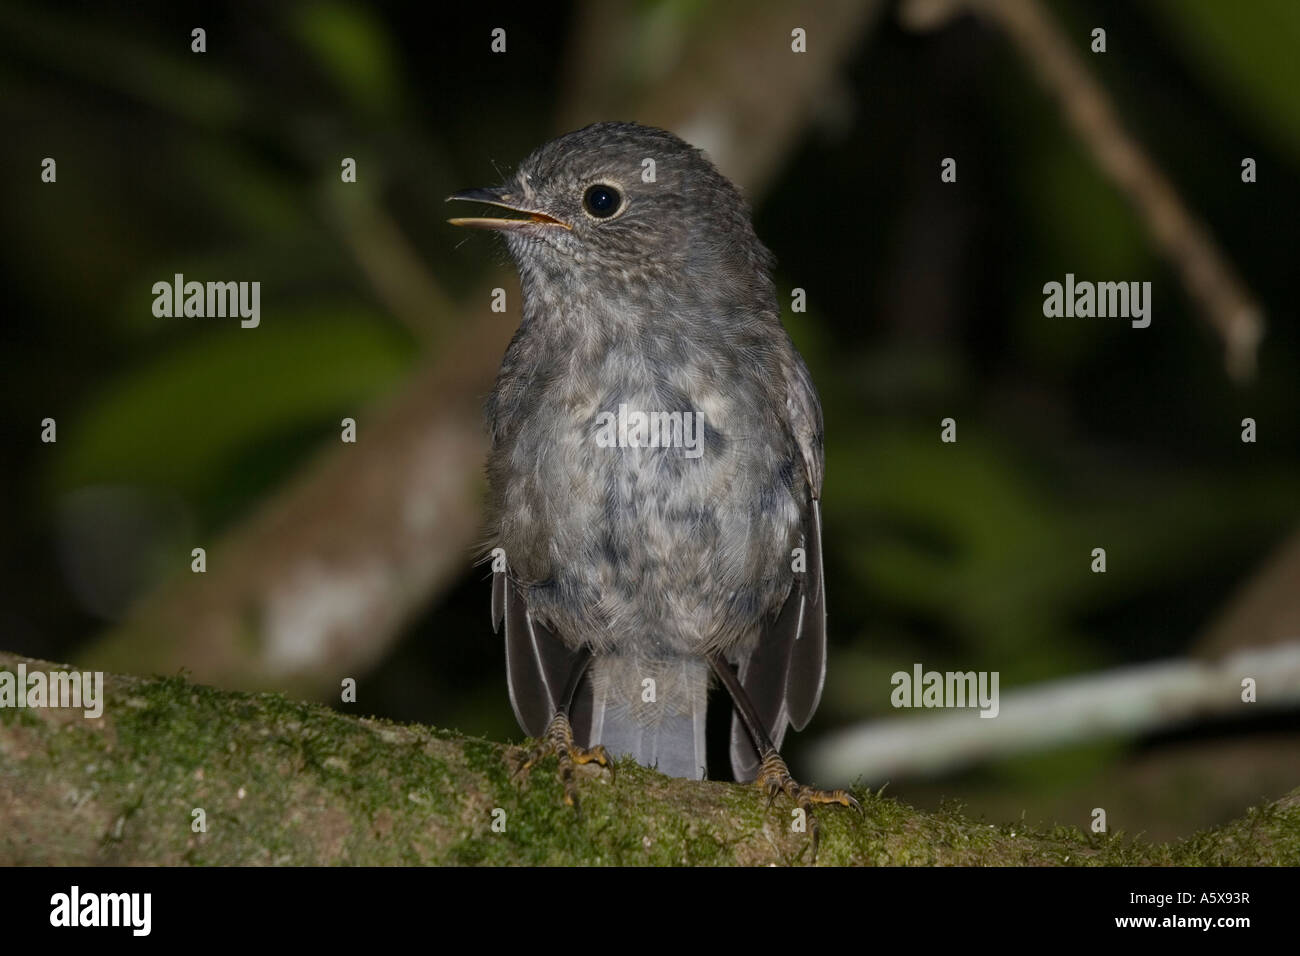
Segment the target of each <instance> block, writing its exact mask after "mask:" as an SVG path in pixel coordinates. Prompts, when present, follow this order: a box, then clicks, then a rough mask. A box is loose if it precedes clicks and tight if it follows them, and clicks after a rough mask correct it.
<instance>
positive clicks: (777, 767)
mask: <svg viewBox="0 0 1300 956" xmlns="http://www.w3.org/2000/svg"><path fill="white" fill-rule="evenodd" d="M709 665H710V666H711V667H712V668H713V672H714V673H715V674H717V675H718V679H719V680H721V681H722V686H724V687H725V688H727V693H729V694H730V695H731V699H732V701H733V702H734V703H735V705H736V712H737V713H738V714H740V719H741V721H742V722H744V724H745V729H746V730H748V731H749V736H750V738H751V739H752V740H753V741H754V747H755V748H756V749H757V750H758V757H759V767H758V776H757V777H756V778H755V779H754V783H755V784H757V785H758V786H759V787H762V788H763V790H764V791H766V793H767V798H768V799H767V805H768V806H769V807H770V806H771V805H772V804H773V803H774V802H775V801H776V798H777V796H778V795H779V794H782V793H784V794H785V795H786V796H787V797H789V798H790V801H791V802H792V803H793V804H794V805H795V806H796V807H798V808H799V809H800V810H802V811H803V813H804V819H805V820H806V821H807V824H808V833H809V835H810V837H811V839H812V858H813V861H814V862H816V860H817V844H818V842H819V841H820V838H821V828H820V826H819V824H818V823H817V817H816V816H815V815H814V814H813V805H814V804H818V803H822V804H826V803H833V804H838V805H840V806H843V807H852V808H853V809H854V810H857V811H858V813H861V812H862V807H861V805H860V804H859V803H858V801H857V800H855V799H853V795H852V794H851V793H849V792H848V791H847V790H818V789H817V788H815V787H805V786H804V785H803V784H801V783H799V782H798V781H797V780H795V779H794V777H792V776H790V768H788V767H787V766H786V765H785V760H783V759H782V757H781V755H780V753H778V752H777V749H776V745H775V744H773V743H772V738H771V737H770V736H768V733H767V728H765V727H764V726H763V721H762V720H761V719H760V718H759V716H758V713H757V712H756V711H755V710H754V705H753V704H752V703H751V702H750V700H749V695H748V694H746V693H745V688H744V687H742V686H741V684H740V680H739V679H738V678H737V677H736V672H735V671H733V670H732V669H731V665H730V664H728V663H727V662H726V661H725V660H724V659H723V658H722V656H721V655H719V654H713V655H710V657H709Z"/></svg>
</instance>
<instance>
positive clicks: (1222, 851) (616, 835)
mask: <svg viewBox="0 0 1300 956" xmlns="http://www.w3.org/2000/svg"><path fill="white" fill-rule="evenodd" d="M17 660H18V659H17V658H12V657H8V656H6V655H0V664H6V665H10V666H11V669H12V665H16V663H17ZM52 666H53V665H45V664H43V663H42V662H30V663H29V667H52ZM519 753H520V752H519V751H518V750H517V749H514V748H508V747H505V746H503V745H501V744H496V743H493V742H491V741H488V740H483V739H479V738H467V737H462V736H461V735H459V734H455V733H452V732H450V731H444V730H436V729H432V728H425V727H419V726H410V725H401V724H394V723H391V722H389V721H384V720H378V719H374V718H369V719H358V718H355V717H351V716H348V715H346V714H342V713H339V712H337V711H334V710H330V709H328V708H326V707H321V706H318V705H314V704H307V703H303V702H301V701H295V700H291V699H289V698H287V697H284V696H282V695H278V694H239V693H226V692H222V691H217V690H214V689H212V688H208V687H201V686H196V685H193V684H190V683H188V682H187V681H186V680H184V679H183V678H180V677H171V678H163V679H154V680H145V679H140V678H131V677H119V676H108V677H107V679H106V706H105V712H104V716H103V718H102V719H100V720H85V719H83V718H82V717H81V716H80V715H79V714H72V713H69V712H66V711H55V710H22V711H18V710H12V709H10V710H4V711H0V788H3V790H4V792H5V793H6V795H7V799H6V800H5V801H0V864H15V863H19V864H22V863H26V864H31V863H64V864H71V863H89V864H121V865H126V864H142V863H145V864H191V865H242V864H252V863H261V864H295V865H301V864H357V865H387V864H407V865H411V864H429V863H436V864H449V863H450V864H468V865H575V864H579V865H580V864H604V865H652V866H661V865H693V866H694V865H705V866H711V865H726V864H742V865H766V864H772V863H776V864H784V865H799V864H802V863H807V862H808V860H809V858H810V856H811V847H810V841H809V839H808V835H807V834H805V833H798V832H792V829H791V823H792V821H793V817H792V816H791V813H790V806H789V803H788V801H786V800H785V799H784V798H778V800H777V801H776V803H775V805H773V806H772V807H770V808H769V807H768V805H767V798H766V796H765V795H764V794H763V793H761V792H760V791H759V790H758V789H757V788H755V787H753V786H743V785H733V784H722V783H713V782H704V783H698V782H692V781H685V780H674V779H670V778H667V777H664V776H662V775H660V774H658V773H656V772H654V771H652V770H648V769H646V768H644V767H639V766H637V765H635V764H632V763H630V762H628V761H621V762H618V763H617V765H616V775H611V774H610V773H609V772H608V771H605V770H601V769H599V768H596V767H583V768H579V770H578V772H577V779H578V793H579V797H580V802H581V813H578V812H576V811H575V810H574V808H572V807H568V806H566V805H565V804H564V802H563V798H564V790H563V787H562V786H561V784H560V782H559V780H558V779H557V775H556V761H555V758H554V757H550V758H547V759H545V760H543V761H541V762H540V763H539V764H538V765H537V766H536V767H534V768H533V769H532V770H531V772H530V773H528V774H527V775H516V774H515V773H514V772H513V768H514V766H515V764H516V763H517V760H518V756H519ZM854 793H855V795H856V796H857V798H858V799H859V800H860V801H861V804H862V814H861V816H859V815H858V814H856V813H853V812H852V811H849V810H846V809H844V808H840V807H823V808H819V809H818V811H817V818H818V820H819V822H820V827H821V848H820V854H819V858H818V862H819V863H821V864H827V865H862V864H867V865H873V864H874V865H1065V866H1087V865H1145V864H1158V865H1225V864H1232V865H1243V864H1245V865H1250V864H1260V863H1263V864H1280V865H1291V866H1294V865H1300V790H1298V791H1295V792H1293V793H1292V794H1291V795H1289V796H1288V797H1285V798H1283V799H1282V800H1280V801H1278V802H1276V803H1274V804H1271V805H1269V806H1266V807H1261V808H1257V809H1254V810H1252V811H1250V812H1248V813H1247V814H1245V815H1244V816H1243V817H1241V818H1240V819H1238V820H1235V821H1233V822H1232V823H1230V824H1228V825H1226V826H1224V827H1219V828H1217V829H1215V830H1211V831H1208V832H1206V833H1201V834H1198V835H1197V836H1195V837H1193V838H1191V839H1189V840H1186V841H1183V842H1181V843H1178V844H1174V845H1171V846H1165V845H1152V844H1150V843H1148V842H1145V841H1143V840H1141V839H1137V838H1130V837H1127V836H1126V835H1124V834H1122V833H1117V834H1110V835H1097V834H1091V833H1084V832H1082V831H1080V830H1079V829H1077V828H1075V827H1052V828H1034V827H1028V826H1025V825H1024V824H1023V821H1022V822H1018V823H1014V824H1002V823H999V824H991V823H989V822H987V821H977V820H972V819H970V818H969V817H968V816H966V814H965V812H964V809H963V808H962V806H961V805H960V804H957V803H945V804H944V805H942V806H941V807H940V809H939V810H938V812H936V813H932V814H930V813H921V812H918V811H916V810H913V809H912V808H910V807H907V806H905V805H904V804H901V803H899V802H898V801H897V800H894V799H893V798H891V797H886V796H884V795H883V794H881V793H872V792H869V791H864V790H862V789H860V788H858V789H855V791H854ZM196 808H201V809H202V810H203V811H204V815H205V818H206V824H207V830H206V832H198V833H196V832H194V830H193V828H192V823H193V820H194V817H193V811H194V810H195V809H196ZM494 812H496V818H497V819H500V820H502V822H503V823H504V829H501V830H500V831H499V832H498V831H497V830H494V829H493V827H492V823H493V820H494ZM501 814H504V817H502V816H501Z"/></svg>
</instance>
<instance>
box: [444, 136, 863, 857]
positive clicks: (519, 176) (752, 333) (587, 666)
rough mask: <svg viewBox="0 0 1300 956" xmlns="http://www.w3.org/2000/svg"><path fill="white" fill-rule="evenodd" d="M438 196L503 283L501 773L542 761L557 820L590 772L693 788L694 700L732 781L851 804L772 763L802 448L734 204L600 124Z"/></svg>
mask: <svg viewBox="0 0 1300 956" xmlns="http://www.w3.org/2000/svg"><path fill="white" fill-rule="evenodd" d="M448 200H449V201H452V200H455V201H458V202H466V201H468V202H476V203H481V204H485V205H486V206H487V207H489V209H488V210H487V212H488V213H489V214H486V215H482V216H476V217H457V218H453V219H450V220H449V222H450V223H452V224H453V225H456V226H461V227H467V228H477V229H487V230H492V231H495V232H497V233H500V234H501V235H502V236H504V238H505V243H506V246H507V249H508V251H509V254H510V257H511V258H512V259H513V262H514V264H515V266H516V268H517V270H518V273H519V279H520V289H521V294H522V306H521V321H520V324H519V327H518V329H517V330H516V332H515V334H514V337H513V338H512V340H511V342H510V344H509V346H508V348H507V349H506V352H505V355H504V358H503V360H502V362H501V367H500V371H499V373H498V375H497V378H496V381H495V384H494V386H493V388H492V391H491V394H490V396H489V397H488V399H487V403H486V417H487V425H488V430H489V432H490V437H491V450H490V452H489V455H488V461H487V475H488V486H489V488H488V496H489V507H488V516H489V517H488V522H487V527H488V529H489V530H488V532H487V539H488V540H487V542H486V545H487V547H486V548H485V551H486V553H487V555H488V557H489V559H490V560H491V561H492V572H493V573H492V597H491V615H492V624H493V628H494V629H495V630H498V631H500V630H501V629H502V628H504V632H505V635H504V636H505V652H506V653H505V656H506V672H507V683H508V687H509V694H510V701H511V705H512V708H513V710H514V713H515V717H516V718H517V720H518V722H519V725H520V727H521V728H522V729H523V730H524V731H525V732H526V733H527V734H528V735H529V736H530V737H533V738H537V739H539V740H540V743H539V745H538V749H537V750H535V751H534V753H533V755H532V756H531V757H530V758H529V759H528V761H526V763H525V765H526V766H531V765H532V764H533V763H535V762H536V760H537V759H540V757H541V756H543V755H545V754H550V753H554V754H555V755H556V756H557V757H558V758H559V764H560V776H561V779H562V780H563V781H564V786H565V800H566V802H567V803H569V804H572V805H574V806H575V807H576V806H577V801H578V797H577V790H576V784H575V782H574V777H573V768H574V766H576V765H579V764H584V763H595V764H597V765H600V766H603V767H610V768H611V769H612V767H613V764H612V762H611V756H610V755H611V754H612V755H615V756H630V757H632V758H633V759H635V760H636V762H638V763H640V764H642V765H645V766H651V767H657V768H658V769H659V770H660V771H662V772H664V773H666V774H668V775H670V776H677V777H686V778H692V779H703V778H705V777H706V775H707V773H708V760H707V754H706V746H705V725H706V721H705V715H706V712H707V706H708V698H709V694H708V692H709V688H710V686H711V685H712V683H713V681H715V680H716V681H717V682H719V683H720V684H721V685H722V686H723V687H724V688H725V689H726V691H727V692H728V693H729V695H730V697H731V700H732V704H733V716H732V722H731V728H730V735H731V737H730V753H729V756H730V763H731V770H732V773H733V775H734V777H735V779H736V780H738V781H755V782H756V783H758V784H759V785H760V786H762V787H763V788H764V789H765V790H766V791H767V792H768V793H769V794H770V795H771V799H775V797H776V796H777V795H779V794H781V793H784V794H785V795H786V796H787V797H788V798H790V799H791V800H793V801H794V802H795V803H796V804H797V805H798V806H799V807H801V808H802V809H803V810H805V812H807V813H808V815H809V816H811V815H812V807H813V805H814V804H820V803H835V804H840V805H844V806H850V807H854V808H858V804H857V801H856V800H855V799H854V798H853V797H852V795H851V794H849V793H847V792H846V791H843V790H833V791H823V790H818V789H816V788H813V787H806V786H804V785H802V784H800V783H798V782H797V781H795V780H794V779H793V777H792V776H791V774H790V771H789V768H788V767H787V765H786V763H785V761H784V759H783V758H782V757H781V755H780V747H781V744H782V741H783V739H784V736H785V733H786V730H787V728H789V727H793V728H795V729H796V730H801V729H803V728H804V727H805V726H806V725H807V723H808V721H809V720H810V719H811V717H812V715H813V713H814V711H816V709H817V705H818V702H819V700H820V697H821V692H822V685H823V683H824V681H825V676H826V642H827V631H826V598H825V581H824V568H823V561H822V540H821V539H822V517H821V492H822V480H823V472H824V453H823V438H824V435H823V421H822V411H821V405H820V401H819V399H818V396H817V392H816V389H815V388H814V386H813V382H812V378H811V376H810V374H809V371H808V368H807V366H806V364H805V362H804V360H803V358H802V357H801V356H800V354H799V352H798V351H797V350H796V348H795V346H794V344H793V342H792V341H791V339H790V336H789V334H788V333H787V331H786V330H785V328H784V326H783V325H782V323H781V320H780V309H779V306H778V301H777V293H776V286H775V283H774V281H773V278H772V269H773V266H774V257H773V255H772V254H771V252H769V250H768V249H767V247H766V246H764V245H763V243H762V242H761V241H760V240H759V238H758V236H757V235H756V233H755V231H754V227H753V223H752V219H751V214H750V210H749V207H748V205H747V203H746V202H745V200H744V198H743V197H742V195H741V193H740V191H739V190H738V189H737V188H736V187H735V186H734V185H733V184H732V183H731V182H730V181H729V180H728V179H727V178H726V177H725V176H724V175H723V174H722V173H720V172H719V171H718V170H717V169H716V168H715V166H714V165H713V163H712V162H711V161H710V160H709V159H708V157H707V156H706V155H705V154H704V153H703V152H702V151H701V150H699V149H697V148H695V147H693V146H691V145H690V144H688V143H687V142H685V141H684V140H682V139H680V138H679V137H678V136H676V135H674V134H673V133H670V132H668V131H666V130H662V129H657V128H654V127H650V126H643V125H640V124H637V123H630V122H602V123H596V124H593V125H590V126H587V127H585V128H583V129H579V130H577V131H575V132H571V133H568V134H565V135H563V136H560V137H559V138H557V139H554V140H552V141H550V142H548V143H546V144H544V145H543V146H541V147H540V148H538V149H536V150H535V151H534V152H533V153H532V154H531V155H529V156H528V157H527V158H526V159H525V160H524V161H523V162H522V163H521V164H520V165H519V167H518V169H517V170H516V171H515V173H514V175H513V176H511V177H509V178H508V179H506V181H505V182H504V183H502V184H500V185H498V186H493V187H487V188H476V189H468V190H464V191H461V192H457V193H455V194H454V195H452V196H450V197H448ZM858 809H860V808H858ZM811 829H812V834H813V841H814V854H815V853H816V845H815V843H816V839H817V830H816V821H815V818H814V820H813V823H812V827H811Z"/></svg>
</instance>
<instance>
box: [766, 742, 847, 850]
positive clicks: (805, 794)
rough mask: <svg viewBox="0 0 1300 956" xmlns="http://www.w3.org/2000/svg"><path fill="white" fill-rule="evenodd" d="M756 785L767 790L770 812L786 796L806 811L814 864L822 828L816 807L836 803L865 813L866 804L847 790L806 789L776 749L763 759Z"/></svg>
mask: <svg viewBox="0 0 1300 956" xmlns="http://www.w3.org/2000/svg"><path fill="white" fill-rule="evenodd" d="M754 783H755V784H757V785H758V786H760V787H762V788H763V789H764V790H766V791H767V798H768V799H767V805H768V808H769V809H770V808H771V806H772V804H773V803H775V802H776V798H777V797H778V796H779V795H780V794H783V793H784V794H785V795H786V796H787V797H789V798H790V801H791V802H792V803H793V804H794V805H795V806H796V807H797V808H798V809H800V810H802V811H803V819H804V823H805V825H806V827H807V830H808V834H809V837H810V840H811V843H812V862H814V863H816V862H817V844H818V842H819V841H820V839H821V826H820V824H818V822H817V817H816V815H815V814H814V813H813V805H814V804H818V803H822V804H826V803H834V804H839V805H840V806H842V807H852V808H853V809H854V810H857V811H858V813H861V812H862V805H861V804H859V803H858V801H857V800H855V799H853V795H852V794H851V793H849V792H848V791H847V790H818V789H816V788H815V787H805V786H804V785H803V784H801V783H799V782H798V781H796V780H795V779H794V777H792V776H790V768H789V767H787V766H786V765H785V761H784V760H783V759H781V755H780V754H779V753H777V752H776V751H775V750H772V751H770V752H769V753H768V754H767V756H766V757H764V758H763V762H762V764H761V765H760V766H759V768H758V777H757V778H756V779H755V780H754Z"/></svg>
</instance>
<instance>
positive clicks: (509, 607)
mask: <svg viewBox="0 0 1300 956" xmlns="http://www.w3.org/2000/svg"><path fill="white" fill-rule="evenodd" d="M503 622H504V624H505V627H506V677H507V682H508V684H509V687H510V706H511V707H513V708H514V711H515V719H516V720H518V721H519V726H520V727H522V728H523V730H524V733H526V734H528V736H530V737H540V736H542V734H544V733H545V732H546V728H547V725H548V724H550V722H551V718H552V717H554V716H555V715H556V713H557V712H558V711H559V709H560V707H561V705H564V704H566V703H567V702H566V701H565V700H564V692H565V689H566V687H567V685H568V681H569V677H570V675H571V674H572V673H573V668H574V666H575V665H576V664H577V662H578V660H579V657H580V654H579V652H577V651H574V650H571V649H569V647H567V646H566V645H565V643H564V642H563V641H562V640H560V638H559V637H558V636H557V635H556V634H555V633H554V632H552V631H551V630H550V628H548V627H546V625H544V624H543V623H542V622H541V621H538V620H536V619H534V617H533V615H532V613H531V612H530V611H529V610H528V601H527V598H526V597H525V594H524V589H523V588H521V587H520V586H519V585H518V584H517V583H516V582H514V581H512V580H511V579H510V572H509V571H497V572H495V573H494V574H493V576H492V629H493V630H494V631H499V630H500V629H501V625H502V623H503ZM587 720H588V722H589V721H590V718H589V717H588V718H587ZM574 730H575V733H577V732H578V727H576V726H575V727H574ZM580 736H581V737H583V738H585V736H586V735H585V733H584V734H581V735H580Z"/></svg>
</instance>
